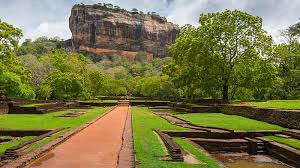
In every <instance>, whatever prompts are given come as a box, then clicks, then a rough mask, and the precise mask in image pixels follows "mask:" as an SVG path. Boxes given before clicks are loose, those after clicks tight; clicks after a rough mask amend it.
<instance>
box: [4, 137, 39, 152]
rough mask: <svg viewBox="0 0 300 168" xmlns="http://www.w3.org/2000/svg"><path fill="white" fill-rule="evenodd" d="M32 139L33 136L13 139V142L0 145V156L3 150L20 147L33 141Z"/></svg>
mask: <svg viewBox="0 0 300 168" xmlns="http://www.w3.org/2000/svg"><path fill="white" fill-rule="evenodd" d="M34 138H35V136H25V137H19V138H13V140H11V141H8V142H3V143H0V154H3V153H4V152H5V150H6V149H8V148H12V147H14V146H17V145H20V144H22V143H25V142H27V141H30V140H33V139H34Z"/></svg>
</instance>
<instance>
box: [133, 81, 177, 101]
mask: <svg viewBox="0 0 300 168" xmlns="http://www.w3.org/2000/svg"><path fill="white" fill-rule="evenodd" d="M137 90H138V91H139V93H140V94H141V95H143V96H148V97H158V98H167V97H174V96H176V89H175V87H174V86H173V84H172V83H171V81H170V80H169V77H168V76H151V77H146V78H142V79H141V80H139V82H138V84H137Z"/></svg>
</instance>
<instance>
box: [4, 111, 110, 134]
mask: <svg viewBox="0 0 300 168" xmlns="http://www.w3.org/2000/svg"><path fill="white" fill-rule="evenodd" d="M107 110H108V108H106V107H99V108H93V109H90V110H88V111H87V112H86V113H85V114H84V115H81V116H79V117H74V118H72V117H68V118H64V117H56V116H60V115H62V114H65V113H68V112H71V111H74V110H72V109H70V110H66V111H61V112H53V113H48V114H3V115H0V129H21V130H28V129H54V128H65V127H71V128H75V127H78V126H80V125H82V124H84V123H86V122H88V121H90V120H92V119H94V118H96V117H98V116H99V115H100V114H102V113H104V112H105V111H107Z"/></svg>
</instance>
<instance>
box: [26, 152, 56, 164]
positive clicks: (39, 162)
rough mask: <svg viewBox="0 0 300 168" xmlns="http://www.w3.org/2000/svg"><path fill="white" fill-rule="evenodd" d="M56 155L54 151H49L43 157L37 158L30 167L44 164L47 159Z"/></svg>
mask: <svg viewBox="0 0 300 168" xmlns="http://www.w3.org/2000/svg"><path fill="white" fill-rule="evenodd" d="M53 157H54V153H47V154H46V155H44V156H42V157H41V158H39V159H37V160H35V161H34V162H33V163H32V164H31V165H30V167H39V166H42V165H43V163H45V162H46V161H47V160H49V159H51V158H53Z"/></svg>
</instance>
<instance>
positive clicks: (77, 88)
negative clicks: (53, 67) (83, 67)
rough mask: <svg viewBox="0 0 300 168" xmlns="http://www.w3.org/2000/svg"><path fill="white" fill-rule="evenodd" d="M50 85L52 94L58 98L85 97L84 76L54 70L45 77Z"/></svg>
mask: <svg viewBox="0 0 300 168" xmlns="http://www.w3.org/2000/svg"><path fill="white" fill-rule="evenodd" d="M47 83H48V84H49V85H50V86H51V90H52V96H53V97H54V98H58V99H73V98H80V97H86V96H87V95H86V94H87V92H86V87H85V86H86V85H85V81H84V78H83V77H82V76H81V75H79V74H76V73H72V72H65V73H62V72H54V73H53V74H51V75H50V76H49V78H48V79H47Z"/></svg>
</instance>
